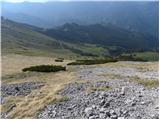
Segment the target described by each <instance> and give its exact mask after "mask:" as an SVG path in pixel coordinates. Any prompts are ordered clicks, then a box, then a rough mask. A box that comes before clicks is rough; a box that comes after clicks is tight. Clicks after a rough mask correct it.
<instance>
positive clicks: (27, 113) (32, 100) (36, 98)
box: [2, 72, 74, 119]
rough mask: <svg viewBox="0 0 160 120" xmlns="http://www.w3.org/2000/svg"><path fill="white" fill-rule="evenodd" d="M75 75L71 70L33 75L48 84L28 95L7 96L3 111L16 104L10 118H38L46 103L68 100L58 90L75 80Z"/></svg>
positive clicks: (9, 115) (10, 112)
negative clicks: (58, 93)
mask: <svg viewBox="0 0 160 120" xmlns="http://www.w3.org/2000/svg"><path fill="white" fill-rule="evenodd" d="M73 77H74V76H73V73H69V72H61V73H57V74H54V73H50V74H45V75H43V76H40V77H38V76H35V77H32V78H30V80H33V78H36V79H39V80H40V81H42V80H43V81H45V82H46V85H45V86H44V87H42V88H41V89H37V90H33V91H32V92H31V94H29V95H27V96H17V97H15V96H9V97H7V101H6V103H5V104H4V105H2V112H5V111H8V109H9V107H10V106H12V105H13V104H16V107H14V109H13V110H11V111H9V114H8V118H21V119H22V118H36V115H37V114H38V112H39V111H40V110H42V109H43V108H44V107H45V106H46V105H48V104H50V103H54V102H62V101H66V100H68V98H66V97H62V96H60V95H57V91H60V90H61V89H63V88H64V87H65V85H66V84H68V83H71V82H73V80H74V79H73ZM37 81H38V80H37Z"/></svg>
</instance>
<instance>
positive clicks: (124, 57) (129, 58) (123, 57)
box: [118, 55, 147, 62]
mask: <svg viewBox="0 0 160 120" xmlns="http://www.w3.org/2000/svg"><path fill="white" fill-rule="evenodd" d="M118 60H122V61H141V62H147V60H145V59H143V58H140V57H136V56H134V55H120V56H119V57H118Z"/></svg>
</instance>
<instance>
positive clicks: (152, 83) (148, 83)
mask: <svg viewBox="0 0 160 120" xmlns="http://www.w3.org/2000/svg"><path fill="white" fill-rule="evenodd" d="M129 79H130V81H135V82H137V83H139V84H141V85H143V86H145V87H148V88H154V87H158V86H159V80H158V79H147V78H146V79H141V78H140V77H138V76H132V77H129Z"/></svg>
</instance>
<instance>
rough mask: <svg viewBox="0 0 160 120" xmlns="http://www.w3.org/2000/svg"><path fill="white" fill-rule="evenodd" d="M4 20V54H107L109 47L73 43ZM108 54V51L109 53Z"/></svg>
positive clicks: (57, 55)
mask: <svg viewBox="0 0 160 120" xmlns="http://www.w3.org/2000/svg"><path fill="white" fill-rule="evenodd" d="M1 21H2V44H1V45H2V54H6V53H7V54H8V53H17V54H23V55H38V56H54V57H67V58H73V57H88V56H92V57H93V56H99V55H104V53H105V54H106V51H107V49H103V48H102V47H97V46H96V45H89V44H88V45H85V44H75V43H73V44H71V43H68V42H64V41H59V40H56V39H54V38H51V37H49V36H46V35H44V34H42V33H40V32H38V31H41V32H42V31H43V29H42V28H38V27H35V26H31V25H27V24H22V23H17V22H14V21H11V20H8V19H5V18H3V17H2V18H1ZM107 54H108V53H107Z"/></svg>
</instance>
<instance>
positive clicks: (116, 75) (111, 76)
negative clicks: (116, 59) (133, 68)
mask: <svg viewBox="0 0 160 120" xmlns="http://www.w3.org/2000/svg"><path fill="white" fill-rule="evenodd" d="M98 76H103V77H107V78H110V79H122V78H124V77H125V76H121V75H119V74H114V73H102V74H98Z"/></svg>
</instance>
